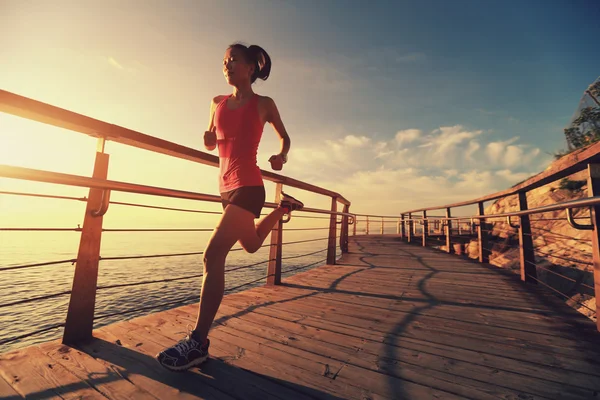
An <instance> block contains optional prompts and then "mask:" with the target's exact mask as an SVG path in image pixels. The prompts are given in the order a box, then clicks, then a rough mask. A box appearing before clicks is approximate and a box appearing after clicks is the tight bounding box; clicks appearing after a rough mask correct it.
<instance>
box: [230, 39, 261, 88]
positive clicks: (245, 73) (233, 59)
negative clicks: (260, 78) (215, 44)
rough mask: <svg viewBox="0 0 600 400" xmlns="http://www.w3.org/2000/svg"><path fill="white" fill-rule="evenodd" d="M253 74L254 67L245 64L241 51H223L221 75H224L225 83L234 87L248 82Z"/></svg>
mask: <svg viewBox="0 0 600 400" xmlns="http://www.w3.org/2000/svg"><path fill="white" fill-rule="evenodd" d="M253 72H254V67H253V66H252V65H249V64H247V63H246V60H245V59H244V55H243V53H242V51H240V50H239V49H236V48H229V49H227V51H225V56H224V57H223V75H225V80H226V81H227V83H229V84H230V85H232V86H236V85H239V84H242V83H245V82H247V81H250V77H251V76H252V73H253Z"/></svg>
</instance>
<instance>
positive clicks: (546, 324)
mask: <svg viewBox="0 0 600 400" xmlns="http://www.w3.org/2000/svg"><path fill="white" fill-rule="evenodd" d="M285 289H286V291H288V292H291V293H294V294H297V295H298V296H301V295H306V294H307V293H310V292H308V291H306V290H297V289H295V288H292V287H286V288H285ZM312 297H313V298H316V299H319V300H323V301H327V302H333V303H338V302H341V303H346V304H348V305H351V306H353V305H361V306H367V307H372V308H375V309H374V310H373V312H375V313H376V312H384V311H387V312H389V311H391V312H394V311H399V312H408V313H410V312H412V311H413V310H414V309H416V308H418V307H421V306H420V305H419V304H417V303H414V302H409V301H402V300H384V299H379V298H371V297H368V296H360V295H351V294H346V293H329V292H316V293H314V295H313V296H312ZM419 314H425V315H428V316H435V317H437V318H443V319H460V320H463V321H469V322H474V323H484V324H486V325H494V326H500V327H506V328H519V329H522V330H527V331H532V332H540V333H548V332H551V334H553V335H556V336H564V334H563V333H562V332H563V331H566V332H569V331H571V332H577V334H581V333H582V332H583V331H588V332H590V333H591V332H592V330H594V329H595V328H594V326H593V323H591V322H590V321H589V320H583V321H573V322H569V323H567V322H565V321H562V320H560V319H556V318H551V317H548V316H544V315H539V314H534V313H527V312H521V311H516V310H515V311H510V310H506V311H504V310H501V309H497V310H489V311H487V310H478V311H477V312H473V313H466V312H465V309H464V307H460V306H454V305H439V306H436V307H432V308H428V309H425V310H419ZM569 335H573V333H570V334H569ZM569 335H567V336H569Z"/></svg>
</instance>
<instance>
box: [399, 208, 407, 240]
mask: <svg viewBox="0 0 600 400" xmlns="http://www.w3.org/2000/svg"><path fill="white" fill-rule="evenodd" d="M400 219H401V223H402V227H401V232H400V239H402V240H404V238H405V237H406V222H405V221H404V214H402V215H401V216H400Z"/></svg>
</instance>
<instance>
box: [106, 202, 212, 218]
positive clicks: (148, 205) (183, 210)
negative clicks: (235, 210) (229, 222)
mask: <svg viewBox="0 0 600 400" xmlns="http://www.w3.org/2000/svg"><path fill="white" fill-rule="evenodd" d="M109 204H115V205H118V206H129V207H142V208H151V209H155V210H167V211H182V212H191V213H199V214H215V215H221V214H223V213H222V212H220V211H206V210H194V209H190V208H175V207H160V206H153V205H151V204H141V203H124V202H120V201H110V202H109Z"/></svg>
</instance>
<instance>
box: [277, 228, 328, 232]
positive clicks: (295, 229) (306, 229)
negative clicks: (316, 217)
mask: <svg viewBox="0 0 600 400" xmlns="http://www.w3.org/2000/svg"><path fill="white" fill-rule="evenodd" d="M325 229H329V228H287V229H284V230H285V232H289V231H320V230H325Z"/></svg>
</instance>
